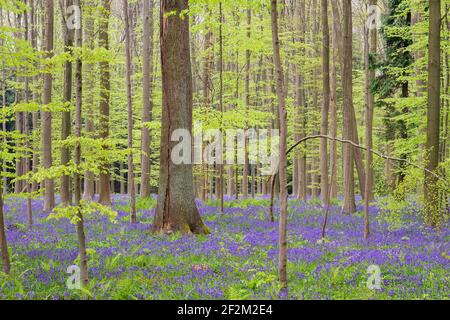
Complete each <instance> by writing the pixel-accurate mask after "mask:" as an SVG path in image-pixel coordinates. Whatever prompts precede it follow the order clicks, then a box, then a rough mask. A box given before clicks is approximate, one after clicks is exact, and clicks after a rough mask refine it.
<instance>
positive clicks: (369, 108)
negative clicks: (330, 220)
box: [364, 0, 377, 239]
mask: <svg viewBox="0 0 450 320" xmlns="http://www.w3.org/2000/svg"><path fill="white" fill-rule="evenodd" d="M369 5H370V6H376V5H377V0H370V1H369ZM368 36H369V39H368V55H367V57H366V59H367V62H366V68H367V69H366V72H367V73H366V74H367V85H366V90H367V103H366V148H367V151H366V181H365V182H366V185H365V193H366V194H365V197H364V238H365V239H367V238H368V237H369V233H370V228H369V202H370V201H371V200H372V199H373V168H372V163H373V155H372V152H370V150H372V148H373V136H372V134H373V132H372V131H373V113H374V105H375V100H374V95H373V93H372V92H371V90H370V85H371V84H372V82H373V80H374V79H375V70H374V69H373V68H370V65H369V62H370V59H369V55H375V54H376V52H377V29H376V27H375V26H372V28H371V29H370V31H369V32H368Z"/></svg>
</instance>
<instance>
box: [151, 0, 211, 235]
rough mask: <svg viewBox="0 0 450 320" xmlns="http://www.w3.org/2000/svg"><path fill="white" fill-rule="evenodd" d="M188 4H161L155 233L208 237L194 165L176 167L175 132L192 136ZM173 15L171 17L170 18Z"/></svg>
mask: <svg viewBox="0 0 450 320" xmlns="http://www.w3.org/2000/svg"><path fill="white" fill-rule="evenodd" d="M188 9H189V1H188V0H167V1H161V13H160V25H161V30H160V42H161V70H162V87H163V111H162V121H161V123H162V127H161V150H160V175H159V194H158V202H157V206H156V214H155V221H154V226H153V228H154V231H156V232H166V233H170V232H174V231H180V232H182V233H194V234H205V233H209V230H208V228H207V227H206V226H205V225H204V223H203V221H202V219H201V217H200V214H199V212H198V209H197V207H196V205H195V195H194V183H193V173H192V164H185V163H182V164H175V163H174V162H173V161H172V159H171V154H172V149H173V147H174V146H175V145H176V143H175V142H172V141H171V135H172V132H173V131H174V130H176V129H185V130H187V131H188V132H190V133H191V134H192V107H193V102H192V99H193V97H192V95H193V94H192V70H191V58H190V43H189V42H190V41H189V18H188V17H187V16H184V15H183V16H181V15H182V12H184V11H185V10H188ZM168 13H170V14H168Z"/></svg>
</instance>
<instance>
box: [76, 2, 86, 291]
mask: <svg viewBox="0 0 450 320" xmlns="http://www.w3.org/2000/svg"><path fill="white" fill-rule="evenodd" d="M74 4H75V5H76V6H78V7H79V8H81V0H74ZM79 22H80V28H79V29H77V30H76V33H75V41H76V46H77V47H78V48H82V47H83V31H82V30H83V28H82V26H81V24H82V21H81V16H80V21H79ZM82 72H83V64H82V60H81V57H80V56H78V57H77V60H76V63H75V86H76V89H75V90H76V110H75V136H76V137H77V138H81V125H82V123H81V121H82V118H81V115H82V104H83V101H82V100H83V75H82ZM74 156H75V159H74V160H75V166H77V167H78V166H79V165H80V164H81V145H80V144H79V143H77V144H76V146H75V152H74ZM73 183H74V188H73V189H74V201H75V207H76V208H77V210H78V212H77V215H78V222H77V225H76V229H77V238H78V251H79V253H78V254H79V257H80V279H81V282H82V284H83V286H86V285H87V283H88V281H89V279H88V266H87V254H86V235H85V232H84V220H83V214H82V212H81V208H80V201H81V176H80V174H79V173H78V171H75V174H74V178H73Z"/></svg>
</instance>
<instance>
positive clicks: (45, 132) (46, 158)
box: [42, 0, 55, 212]
mask: <svg viewBox="0 0 450 320" xmlns="http://www.w3.org/2000/svg"><path fill="white" fill-rule="evenodd" d="M53 14H54V7H53V0H45V51H46V57H47V58H49V59H50V58H51V57H52V56H53V25H54V18H53ZM52 82H53V77H52V74H51V73H44V94H43V97H42V103H43V105H44V106H48V105H49V104H50V103H51V102H52ZM52 163H53V161H52V113H51V112H50V111H49V110H45V111H42V164H43V167H44V169H46V170H48V169H50V168H51V166H52ZM54 207H55V190H54V183H53V180H52V179H50V178H46V179H45V180H44V211H45V212H50V211H52V210H53V208H54Z"/></svg>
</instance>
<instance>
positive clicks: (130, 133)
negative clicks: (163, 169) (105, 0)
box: [122, 0, 137, 223]
mask: <svg viewBox="0 0 450 320" xmlns="http://www.w3.org/2000/svg"><path fill="white" fill-rule="evenodd" d="M122 5H123V14H124V20H125V58H126V64H125V65H126V72H125V73H126V86H127V111H128V195H129V197H130V208H131V217H130V219H131V223H136V222H137V220H136V189H135V183H134V163H133V100H132V99H133V93H132V89H131V87H132V83H131V76H132V72H133V71H132V66H131V64H132V61H131V32H130V17H129V14H128V0H122Z"/></svg>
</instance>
